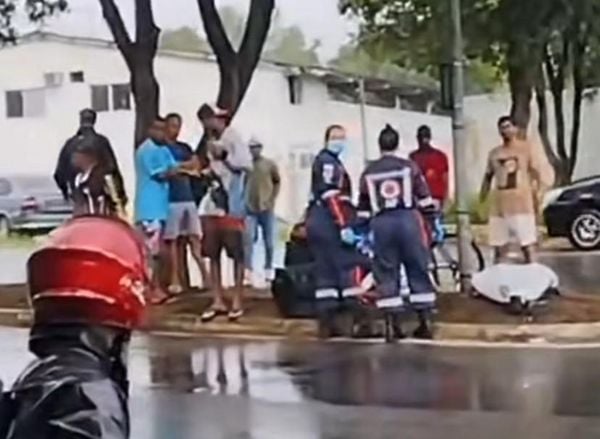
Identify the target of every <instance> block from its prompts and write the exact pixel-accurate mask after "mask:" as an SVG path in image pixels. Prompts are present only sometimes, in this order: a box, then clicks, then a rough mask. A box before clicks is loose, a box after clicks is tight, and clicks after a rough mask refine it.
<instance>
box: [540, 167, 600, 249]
mask: <svg viewBox="0 0 600 439" xmlns="http://www.w3.org/2000/svg"><path fill="white" fill-rule="evenodd" d="M543 212H544V221H545V223H546V227H547V228H548V235H549V236H551V237H563V238H569V240H570V241H571V243H572V244H573V245H574V246H575V247H576V248H578V249H580V250H595V249H598V248H600V176H595V177H589V178H586V179H583V180H578V181H576V182H574V183H572V184H570V185H568V186H565V187H561V188H558V189H554V190H552V191H550V192H548V194H546V197H545V199H544V204H543Z"/></svg>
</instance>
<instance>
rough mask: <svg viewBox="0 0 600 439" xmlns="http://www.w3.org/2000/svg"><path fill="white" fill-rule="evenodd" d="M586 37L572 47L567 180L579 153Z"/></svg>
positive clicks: (571, 173) (570, 175) (570, 176)
mask: <svg viewBox="0 0 600 439" xmlns="http://www.w3.org/2000/svg"><path fill="white" fill-rule="evenodd" d="M586 39H587V38H585V37H583V38H582V39H580V40H578V41H576V42H575V44H574V48H573V62H572V66H573V72H572V73H573V93H574V94H573V131H572V132H571V146H570V151H569V168H568V177H569V180H571V179H572V178H573V173H574V172H575V166H576V165H577V158H578V153H579V134H580V131H581V113H582V105H583V93H584V90H585V84H584V80H583V66H584V55H585V51H586V47H587V42H586V41H585V40H586Z"/></svg>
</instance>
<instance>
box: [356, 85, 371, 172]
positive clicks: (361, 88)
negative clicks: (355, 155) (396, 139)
mask: <svg viewBox="0 0 600 439" xmlns="http://www.w3.org/2000/svg"><path fill="white" fill-rule="evenodd" d="M358 97H359V99H360V128H361V133H362V147H363V160H364V162H365V165H366V164H367V163H368V162H369V143H368V142H369V135H368V133H367V107H366V106H367V97H366V94H365V80H364V78H360V79H359V80H358Z"/></svg>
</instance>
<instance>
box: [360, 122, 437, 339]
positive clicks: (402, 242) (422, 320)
mask: <svg viewBox="0 0 600 439" xmlns="http://www.w3.org/2000/svg"><path fill="white" fill-rule="evenodd" d="M399 143H400V136H399V135H398V133H397V132H396V131H395V130H394V129H393V128H392V127H391V126H389V125H388V126H386V127H385V128H384V130H383V131H382V132H381V134H380V136H379V147H380V149H381V155H382V156H381V158H380V159H379V160H376V161H375V162H373V163H371V164H370V165H368V166H367V168H366V169H365V171H364V173H363V174H362V176H361V179H360V195H359V205H358V210H359V214H361V216H367V217H368V216H371V220H370V229H371V230H372V233H373V239H374V243H373V254H374V258H373V274H374V277H375V281H376V284H377V292H378V295H379V297H378V299H377V300H376V304H377V307H378V308H379V309H381V310H383V311H384V312H385V313H386V327H387V332H388V334H389V335H390V337H391V338H398V337H402V336H403V334H402V328H401V321H400V317H401V314H402V313H403V312H404V311H405V310H406V309H409V310H413V311H415V312H416V313H417V315H418V317H419V327H418V328H417V330H416V331H415V333H414V336H415V337H417V338H425V339H428V338H432V336H433V334H432V330H431V326H430V317H431V312H432V311H433V310H434V308H435V300H436V295H435V287H434V286H433V284H432V282H431V278H430V276H429V237H428V236H427V232H426V231H425V227H424V221H423V217H422V215H421V212H420V211H419V209H420V208H425V207H427V206H428V205H432V204H433V200H432V199H431V196H430V194H429V188H428V187H427V183H426V182H425V179H424V177H423V174H422V173H421V171H420V169H419V168H418V166H417V165H416V164H415V163H414V162H412V161H410V160H405V159H402V158H400V157H399V156H398V155H397V151H398V146H399ZM402 267H404V269H405V270H406V275H407V278H408V285H409V287H410V295H409V296H408V297H402V295H401V294H400V285H401V269H402Z"/></svg>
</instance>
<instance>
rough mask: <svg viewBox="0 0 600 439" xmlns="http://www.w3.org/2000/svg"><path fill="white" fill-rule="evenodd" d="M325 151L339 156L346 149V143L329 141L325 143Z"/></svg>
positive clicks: (343, 141)
mask: <svg viewBox="0 0 600 439" xmlns="http://www.w3.org/2000/svg"><path fill="white" fill-rule="evenodd" d="M327 149H328V150H329V151H331V152H332V153H334V154H335V155H340V154H342V153H343V152H344V150H345V149H346V141H345V140H330V141H329V142H327Z"/></svg>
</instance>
